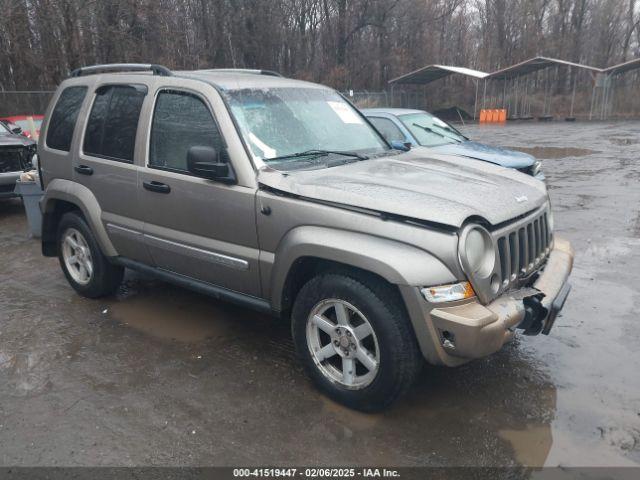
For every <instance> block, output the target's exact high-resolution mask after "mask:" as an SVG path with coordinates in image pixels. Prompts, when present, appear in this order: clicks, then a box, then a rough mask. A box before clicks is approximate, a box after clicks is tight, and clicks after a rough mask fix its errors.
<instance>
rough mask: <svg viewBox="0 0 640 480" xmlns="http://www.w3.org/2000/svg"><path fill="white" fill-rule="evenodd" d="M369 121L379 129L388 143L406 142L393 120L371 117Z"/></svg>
mask: <svg viewBox="0 0 640 480" xmlns="http://www.w3.org/2000/svg"><path fill="white" fill-rule="evenodd" d="M369 121H370V122H371V123H373V126H374V127H376V128H377V129H378V131H379V132H380V133H381V134H382V136H383V137H384V138H385V139H386V140H387V142H395V141H398V142H404V141H405V138H404V134H403V133H402V131H400V129H399V128H398V126H397V125H396V124H395V123H393V121H392V120H389V119H388V118H384V117H369Z"/></svg>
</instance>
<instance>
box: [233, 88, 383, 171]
mask: <svg viewBox="0 0 640 480" xmlns="http://www.w3.org/2000/svg"><path fill="white" fill-rule="evenodd" d="M225 94H226V96H227V98H228V100H229V104H230V107H231V113H232V114H233V116H234V117H235V119H236V121H237V123H238V125H239V127H240V130H241V134H242V136H243V137H244V139H245V142H246V143H247V145H248V146H249V148H250V149H251V153H252V155H253V158H254V161H255V162H256V165H257V166H258V167H260V166H262V165H263V164H268V165H270V166H272V167H274V168H279V167H278V166H277V165H282V164H285V163H290V162H296V161H306V162H309V159H310V158H311V157H313V156H314V155H318V154H317V153H314V152H320V151H322V152H325V153H324V155H323V156H322V158H323V160H322V161H326V157H328V156H333V157H335V156H338V155H340V154H342V155H341V158H342V159H343V160H344V161H357V160H359V159H363V158H364V157H368V156H371V155H375V154H379V153H383V152H387V151H388V150H389V147H388V146H387V145H386V143H385V142H384V140H382V138H381V137H380V136H379V135H378V134H377V132H376V131H375V130H373V129H372V128H371V127H370V126H369V125H368V124H367V123H366V122H365V121H364V120H363V119H362V117H361V116H360V114H359V113H358V112H357V111H356V110H355V109H354V108H353V107H352V106H351V105H349V104H348V103H347V102H345V101H344V99H343V98H342V97H341V96H340V95H338V94H337V93H336V92H334V91H332V90H329V89H320V88H269V89H242V90H231V91H227V92H225ZM345 153H349V154H354V155H344V154H345ZM300 154H303V155H300ZM285 157H286V158H285ZM282 168H285V167H282Z"/></svg>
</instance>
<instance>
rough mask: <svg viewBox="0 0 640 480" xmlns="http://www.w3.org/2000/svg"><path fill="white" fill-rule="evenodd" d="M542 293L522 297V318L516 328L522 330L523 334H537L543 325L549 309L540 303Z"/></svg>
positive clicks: (542, 296)
mask: <svg viewBox="0 0 640 480" xmlns="http://www.w3.org/2000/svg"><path fill="white" fill-rule="evenodd" d="M543 298H544V294H543V293H539V294H536V295H532V296H530V297H526V298H525V299H524V318H523V319H522V321H521V322H520V324H519V325H518V328H520V329H522V330H524V332H523V333H524V334H525V335H538V334H539V333H540V332H541V331H542V328H543V327H544V324H543V322H544V319H545V318H547V315H548V313H549V311H548V310H547V309H546V308H545V307H544V306H543V305H542V299H543Z"/></svg>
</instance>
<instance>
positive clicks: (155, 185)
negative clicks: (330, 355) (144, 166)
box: [142, 181, 171, 193]
mask: <svg viewBox="0 0 640 480" xmlns="http://www.w3.org/2000/svg"><path fill="white" fill-rule="evenodd" d="M142 186H143V187H144V188H145V189H147V190H149V191H150V192H157V193H169V192H170V191H171V187H170V186H169V185H167V184H166V183H160V182H156V181H153V182H142Z"/></svg>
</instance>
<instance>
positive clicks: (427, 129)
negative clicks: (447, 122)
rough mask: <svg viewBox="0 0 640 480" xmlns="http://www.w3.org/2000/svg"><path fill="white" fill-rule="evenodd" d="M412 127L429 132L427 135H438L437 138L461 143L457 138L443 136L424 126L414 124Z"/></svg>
mask: <svg viewBox="0 0 640 480" xmlns="http://www.w3.org/2000/svg"><path fill="white" fill-rule="evenodd" d="M413 125H414V126H416V127H418V128H421V129H423V130H424V131H426V132H429V133H433V134H435V135H438V136H439V137H442V138H446V139H449V140H454V141H456V142H458V143H461V140H458V139H457V138H453V137H450V136H449V135H443V134H442V133H440V132H436V131H435V130H434V129H433V128H429V127H427V126H425V125H420V124H419V123H414V124H413Z"/></svg>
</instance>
